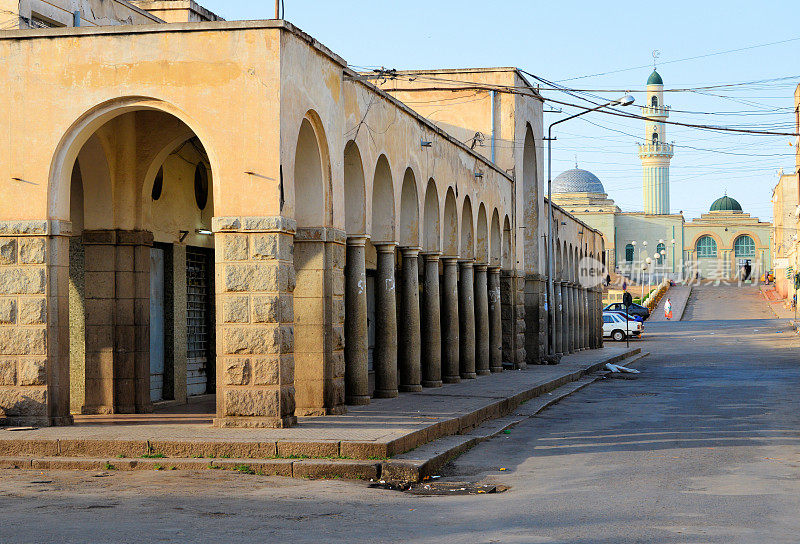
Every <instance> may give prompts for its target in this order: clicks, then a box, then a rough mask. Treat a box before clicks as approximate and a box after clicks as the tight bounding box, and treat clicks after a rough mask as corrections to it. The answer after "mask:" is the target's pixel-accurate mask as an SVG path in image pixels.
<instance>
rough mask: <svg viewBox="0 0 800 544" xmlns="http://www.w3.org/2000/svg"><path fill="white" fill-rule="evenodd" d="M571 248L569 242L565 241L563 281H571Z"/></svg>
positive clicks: (562, 257) (562, 265)
mask: <svg viewBox="0 0 800 544" xmlns="http://www.w3.org/2000/svg"><path fill="white" fill-rule="evenodd" d="M569 261H570V258H569V247H568V246H567V241H566V240H564V245H563V247H562V248H561V279H562V280H564V281H570V279H571V277H570V270H571V268H570V264H569Z"/></svg>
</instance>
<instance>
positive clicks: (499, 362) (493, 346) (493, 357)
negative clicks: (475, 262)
mask: <svg viewBox="0 0 800 544" xmlns="http://www.w3.org/2000/svg"><path fill="white" fill-rule="evenodd" d="M488 289H489V369H490V370H491V371H492V372H502V371H503V319H502V315H501V308H500V267H499V266H493V267H491V268H489V279H488Z"/></svg>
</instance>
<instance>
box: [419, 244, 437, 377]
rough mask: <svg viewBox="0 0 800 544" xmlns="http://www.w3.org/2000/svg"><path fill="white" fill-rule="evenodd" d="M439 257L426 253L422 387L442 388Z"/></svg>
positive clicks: (435, 254) (422, 312)
mask: <svg viewBox="0 0 800 544" xmlns="http://www.w3.org/2000/svg"><path fill="white" fill-rule="evenodd" d="M439 255H441V254H440V253H426V254H425V255H423V259H424V262H425V286H424V290H423V293H422V296H423V299H422V309H421V314H422V387H441V386H442V316H441V311H440V309H439V305H440V298H439V297H440V294H439Z"/></svg>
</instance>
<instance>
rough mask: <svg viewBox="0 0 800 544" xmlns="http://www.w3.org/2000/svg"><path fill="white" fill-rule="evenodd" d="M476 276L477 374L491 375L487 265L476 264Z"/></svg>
mask: <svg viewBox="0 0 800 544" xmlns="http://www.w3.org/2000/svg"><path fill="white" fill-rule="evenodd" d="M473 270H474V276H475V373H476V374H478V376H487V375H489V374H491V373H492V372H491V370H490V359H489V285H488V277H487V270H488V266H487V265H486V264H476V265H475V266H474V268H473Z"/></svg>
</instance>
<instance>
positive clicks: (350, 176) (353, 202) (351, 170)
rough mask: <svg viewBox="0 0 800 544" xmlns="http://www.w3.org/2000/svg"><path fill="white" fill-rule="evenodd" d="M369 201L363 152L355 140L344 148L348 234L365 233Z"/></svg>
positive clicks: (346, 226) (346, 224) (345, 211)
mask: <svg viewBox="0 0 800 544" xmlns="http://www.w3.org/2000/svg"><path fill="white" fill-rule="evenodd" d="M366 207H367V201H366V189H365V183H364V166H363V163H362V162H361V152H360V151H359V150H358V146H357V145H356V143H355V142H354V141H352V140H351V141H349V142H348V143H347V145H346V146H345V148H344V214H345V228H346V229H347V235H348V236H353V235H357V234H364V233H365V232H366V228H367V224H366V222H367V209H366Z"/></svg>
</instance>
